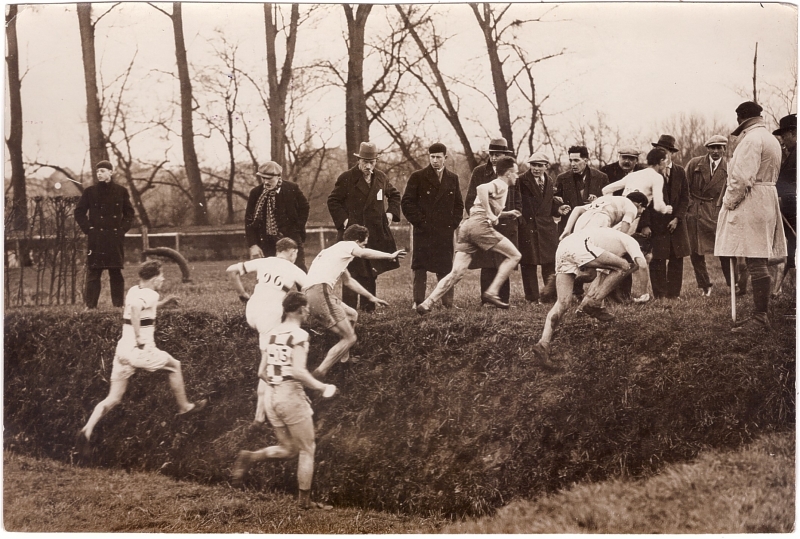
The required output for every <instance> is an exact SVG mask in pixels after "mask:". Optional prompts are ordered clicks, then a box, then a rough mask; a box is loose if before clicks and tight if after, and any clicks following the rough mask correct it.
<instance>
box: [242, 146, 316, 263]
mask: <svg viewBox="0 0 800 539" xmlns="http://www.w3.org/2000/svg"><path fill="white" fill-rule="evenodd" d="M282 173H283V169H282V168H281V166H280V165H279V164H278V163H276V162H274V161H267V162H266V163H264V164H263V165H261V166H260V167H258V170H257V171H256V177H257V178H258V179H259V180H260V181H261V185H258V186H257V187H254V188H253V189H252V190H250V196H249V197H248V198H247V209H246V210H245V212H244V233H245V237H246V239H247V245H248V246H249V248H250V259H251V260H252V259H255V258H267V257H271V256H275V255H276V252H275V245H276V244H277V242H278V240H280V239H281V238H291V239H293V240H294V242H295V243H296V244H297V259H296V260H295V262H294V263H295V265H296V266H297V267H298V268H300V269H302V270H303V271H306V264H305V253H304V251H303V242H305V240H306V221H308V211H309V204H308V200H307V199H306V197H305V195H303V192H302V191H301V190H300V187H299V186H298V185H297V184H296V183H294V182H289V181H284V180H283V179H282Z"/></svg>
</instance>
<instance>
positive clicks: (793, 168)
mask: <svg viewBox="0 0 800 539" xmlns="http://www.w3.org/2000/svg"><path fill="white" fill-rule="evenodd" d="M772 134H773V135H775V136H776V137H778V139H779V140H780V141H781V146H782V147H783V150H784V156H783V161H782V162H781V170H780V172H779V173H778V182H777V183H776V184H775V187H776V188H777V190H778V198H779V200H780V205H781V213H782V214H783V216H784V217H785V218H786V221H788V223H787V222H784V224H783V231H784V234H785V235H786V246H787V257H788V259H787V261H786V267H787V268H793V267H795V260H794V257H795V250H796V248H797V114H789V115H788V116H784V117H783V118H781V121H780V126H779V127H778V129H776V130H775V131H773V132H772Z"/></svg>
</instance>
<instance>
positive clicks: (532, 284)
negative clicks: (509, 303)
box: [519, 264, 539, 302]
mask: <svg viewBox="0 0 800 539" xmlns="http://www.w3.org/2000/svg"><path fill="white" fill-rule="evenodd" d="M519 270H520V274H521V275H522V289H523V290H524V291H525V300H526V301H532V302H537V301H539V282H538V280H537V277H536V266H535V265H534V264H520V269H519Z"/></svg>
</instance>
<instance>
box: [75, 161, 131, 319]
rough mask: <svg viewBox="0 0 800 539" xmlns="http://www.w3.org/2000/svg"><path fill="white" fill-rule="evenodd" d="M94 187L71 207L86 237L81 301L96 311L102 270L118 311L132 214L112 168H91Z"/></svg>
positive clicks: (106, 165) (102, 164) (105, 164)
mask: <svg viewBox="0 0 800 539" xmlns="http://www.w3.org/2000/svg"><path fill="white" fill-rule="evenodd" d="M95 170H96V174H97V183H96V184H95V185H90V186H89V187H87V188H86V189H84V191H83V194H82V195H81V198H80V200H79V201H78V204H77V205H76V206H75V214H74V215H75V221H77V222H78V226H79V227H81V230H82V231H83V233H84V234H86V236H87V240H88V242H87V243H88V245H87V247H88V253H87V257H86V258H87V261H86V262H87V266H88V268H87V270H86V292H85V294H84V297H83V299H84V301H85V302H86V307H88V308H89V309H96V308H97V302H98V300H99V299H100V289H101V281H100V278H101V276H102V275H103V270H108V280H109V284H110V287H111V303H112V304H113V305H114V307H122V306H123V304H124V302H125V279H124V278H123V277H122V268H123V267H124V265H125V252H124V246H125V233H126V232H127V231H128V230H130V228H131V225H132V224H133V217H134V216H135V212H134V210H133V206H132V205H131V199H130V195H129V194H128V190H127V189H125V188H124V187H122V186H121V185H117V184H115V183H114V181H113V175H114V166H113V165H112V164H111V163H109V162H108V161H100V162H99V163H97V165H96V166H95Z"/></svg>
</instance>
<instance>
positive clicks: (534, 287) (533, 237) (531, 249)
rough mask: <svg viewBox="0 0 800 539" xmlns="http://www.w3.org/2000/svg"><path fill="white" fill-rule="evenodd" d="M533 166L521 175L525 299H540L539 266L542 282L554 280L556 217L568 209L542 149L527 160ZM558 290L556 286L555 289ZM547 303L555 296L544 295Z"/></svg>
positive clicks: (521, 247) (521, 231) (521, 264)
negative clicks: (560, 198) (559, 197)
mask: <svg viewBox="0 0 800 539" xmlns="http://www.w3.org/2000/svg"><path fill="white" fill-rule="evenodd" d="M528 163H529V164H530V166H531V168H530V169H529V170H528V171H527V172H526V173H525V174H523V175H522V176H520V177H519V181H517V185H518V186H519V192H520V199H521V201H522V226H521V227H520V232H519V252H520V253H521V254H522V262H521V263H520V267H521V271H522V287H523V289H524V290H525V300H527V301H530V302H533V303H538V302H539V301H540V295H539V283H538V278H537V275H536V267H537V266H541V267H542V283H543V284H544V285H547V283H548V281H549V280H552V279H555V274H556V248H557V247H558V225H557V224H556V222H555V220H554V219H553V217H558V216H559V215H561V213H560V212H559V209H562V211H564V212H569V210H570V208H569V206H566V205H565V206H564V207H563V208H561V206H562V205H560V204H559V203H558V201H556V200H555V197H554V194H555V182H554V181H553V179H552V178H551V177H550V176H549V175H548V174H547V172H546V171H547V166H548V164H549V160H548V158H547V156H546V155H545V154H544V153H542V152H537V153H534V154H533V155H532V156H531V157H530V159H529V160H528ZM553 291H555V289H553ZM541 300H542V301H544V302H552V301H555V297H544V296H543V297H542V298H541Z"/></svg>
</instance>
